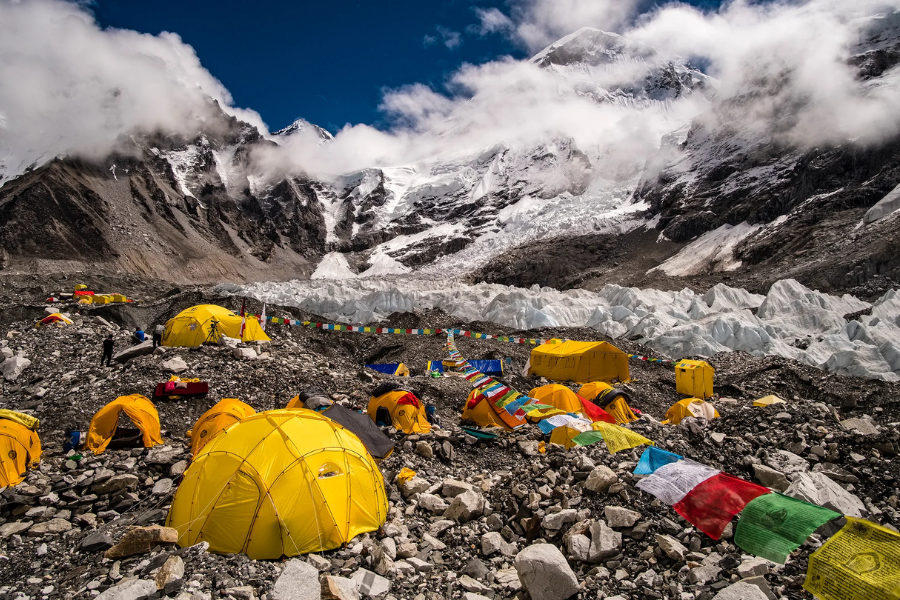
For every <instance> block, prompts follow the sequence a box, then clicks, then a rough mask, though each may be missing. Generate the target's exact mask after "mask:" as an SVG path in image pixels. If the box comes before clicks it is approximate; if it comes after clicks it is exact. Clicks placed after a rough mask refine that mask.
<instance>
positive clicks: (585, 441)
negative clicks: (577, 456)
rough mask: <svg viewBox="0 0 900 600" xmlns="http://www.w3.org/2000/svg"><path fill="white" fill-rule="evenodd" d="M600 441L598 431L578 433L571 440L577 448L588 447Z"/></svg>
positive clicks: (600, 435) (601, 435)
mask: <svg viewBox="0 0 900 600" xmlns="http://www.w3.org/2000/svg"><path fill="white" fill-rule="evenodd" d="M602 439H603V434H602V433H600V432H599V431H585V432H584V433H579V434H578V435H576V436H575V437H574V438H572V441H573V442H575V443H576V444H578V445H579V446H590V445H591V444H596V443H597V442H599V441H600V440H602Z"/></svg>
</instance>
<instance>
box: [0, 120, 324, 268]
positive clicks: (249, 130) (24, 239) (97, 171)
mask: <svg viewBox="0 0 900 600" xmlns="http://www.w3.org/2000/svg"><path fill="white" fill-rule="evenodd" d="M269 143H270V142H266V141H265V140H263V139H262V138H261V137H260V135H259V132H258V131H257V130H256V129H255V128H253V127H250V126H248V125H246V124H244V123H240V122H238V121H236V120H234V119H228V118H227V117H224V116H223V118H222V123H219V124H216V126H215V127H211V129H210V131H209V132H204V133H201V134H198V135H197V136H196V137H195V138H193V139H184V138H182V137H179V136H164V135H162V134H153V135H147V136H143V137H135V138H133V139H132V141H130V142H129V143H125V144H124V145H123V147H122V150H121V151H120V152H119V153H117V154H113V155H111V156H108V157H107V158H106V159H104V160H103V161H101V162H93V161H88V160H85V159H78V158H58V159H55V160H53V161H51V162H50V163H48V164H46V165H44V166H41V167H39V168H37V169H35V170H33V171H31V172H29V173H27V174H25V175H23V176H21V177H19V178H18V179H16V180H13V181H11V182H9V183H7V184H6V185H4V186H3V187H2V188H0V248H2V255H3V257H4V260H3V263H4V264H3V267H4V269H8V270H34V269H35V268H36V267H37V268H41V269H43V270H46V269H47V268H50V267H51V266H53V265H58V266H61V267H65V268H69V269H71V268H87V269H100V270H102V271H104V272H120V271H126V272H130V273H136V274H141V275H148V276H154V277H162V278H165V279H167V280H169V281H183V280H192V281H198V280H199V281H212V280H214V279H220V278H223V277H229V278H236V279H248V278H259V277H264V276H269V277H276V278H279V277H285V276H294V275H298V274H299V275H302V274H303V273H308V272H310V269H311V267H310V265H309V262H310V260H313V261H314V260H316V259H317V257H318V256H320V255H321V254H322V253H323V251H324V249H325V229H324V221H323V217H322V211H321V204H320V203H319V202H318V201H317V200H316V195H315V193H314V191H313V190H312V189H311V185H312V183H311V182H310V181H308V180H306V179H305V178H302V177H291V178H285V179H282V180H281V181H280V182H276V183H274V184H272V185H268V186H251V185H250V182H249V180H248V176H247V175H246V173H248V172H250V169H249V165H250V153H251V151H252V150H253V148H254V147H257V146H259V145H263V144H269ZM38 266H40V267H38Z"/></svg>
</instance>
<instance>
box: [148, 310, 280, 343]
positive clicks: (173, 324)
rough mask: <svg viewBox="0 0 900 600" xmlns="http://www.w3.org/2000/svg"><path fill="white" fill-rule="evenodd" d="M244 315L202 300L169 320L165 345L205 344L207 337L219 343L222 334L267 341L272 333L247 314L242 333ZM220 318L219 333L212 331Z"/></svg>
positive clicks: (247, 339) (247, 340)
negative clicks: (266, 331) (213, 325)
mask: <svg viewBox="0 0 900 600" xmlns="http://www.w3.org/2000/svg"><path fill="white" fill-rule="evenodd" d="M241 321H242V319H241V316H240V315H236V314H234V313H233V312H231V311H230V310H228V309H227V308H222V307H221V306H216V305H215V304H201V305H199V306H192V307H190V308H187V309H185V310H183V311H181V312H180V313H178V315H177V316H175V317H174V318H172V319H169V321H168V322H167V323H166V332H165V333H164V334H163V339H162V343H163V346H187V347H196V346H202V345H203V344H204V343H205V342H206V341H210V342H213V343H218V342H219V339H220V338H221V336H223V335H225V336H228V337H230V338H235V339H240V340H243V341H245V342H251V341H255V340H263V341H268V340H269V336H267V335H266V333H265V332H264V331H263V330H262V327H260V326H259V321H257V320H256V319H253V318H250V317H247V319H246V322H245V323H246V324H245V325H244V335H243V337H241ZM213 322H217V325H216V330H217V331H216V333H214V334H213V333H210V330H211V329H212V324H213Z"/></svg>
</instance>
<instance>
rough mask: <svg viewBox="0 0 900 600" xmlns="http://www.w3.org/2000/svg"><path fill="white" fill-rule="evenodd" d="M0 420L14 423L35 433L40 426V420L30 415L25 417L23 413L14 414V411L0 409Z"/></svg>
mask: <svg viewBox="0 0 900 600" xmlns="http://www.w3.org/2000/svg"><path fill="white" fill-rule="evenodd" d="M0 419H6V420H8V421H15V422H16V423H18V424H19V425H23V426H25V428H27V429H30V430H32V431H37V430H38V427H40V426H41V422H40V420H38V418H37V417H32V416H31V415H26V414H25V413H20V412H16V411H14V410H10V409H8V408H0Z"/></svg>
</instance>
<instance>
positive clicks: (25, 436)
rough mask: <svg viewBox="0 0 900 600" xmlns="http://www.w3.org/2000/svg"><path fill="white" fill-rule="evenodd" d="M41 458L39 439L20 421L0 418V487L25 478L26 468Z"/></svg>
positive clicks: (15, 483) (10, 485)
mask: <svg viewBox="0 0 900 600" xmlns="http://www.w3.org/2000/svg"><path fill="white" fill-rule="evenodd" d="M40 460H41V440H40V438H38V434H37V432H36V431H34V430H33V429H29V428H28V427H26V426H25V425H23V424H22V423H21V422H18V421H13V420H9V419H0V487H12V486H14V485H17V484H19V483H21V482H22V481H23V480H24V479H25V474H26V473H27V472H28V468H29V467H31V468H34V467H36V466H37V464H38V463H39V462H40Z"/></svg>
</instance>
